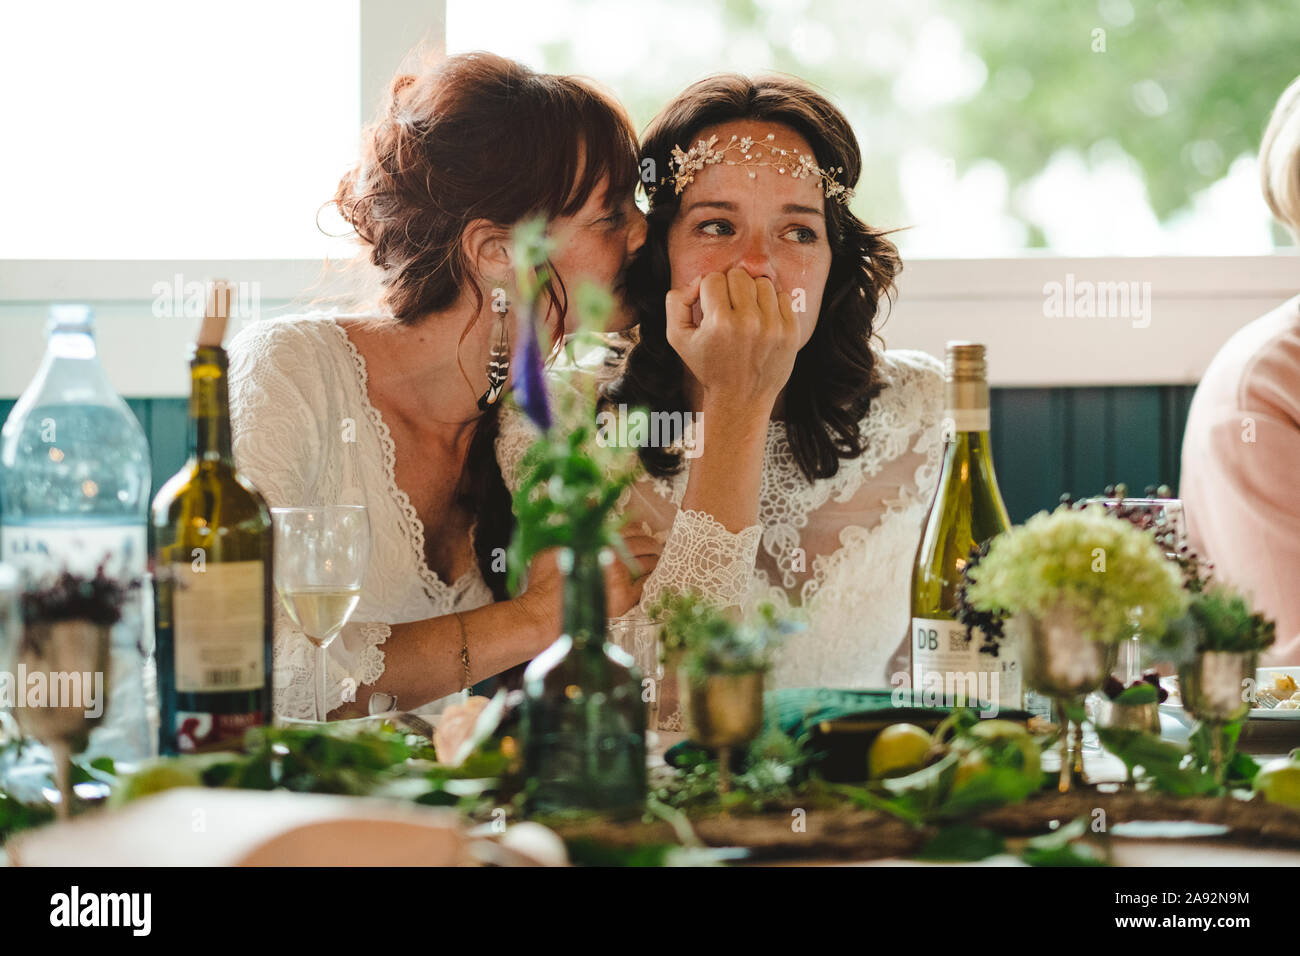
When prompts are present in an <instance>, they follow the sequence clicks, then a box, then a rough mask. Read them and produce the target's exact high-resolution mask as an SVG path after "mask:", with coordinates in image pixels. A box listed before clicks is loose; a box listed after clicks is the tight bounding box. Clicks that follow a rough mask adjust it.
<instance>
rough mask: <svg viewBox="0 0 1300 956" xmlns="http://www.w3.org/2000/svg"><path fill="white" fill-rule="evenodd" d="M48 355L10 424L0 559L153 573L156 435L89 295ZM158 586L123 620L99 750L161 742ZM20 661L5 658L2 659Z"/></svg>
mask: <svg viewBox="0 0 1300 956" xmlns="http://www.w3.org/2000/svg"><path fill="white" fill-rule="evenodd" d="M47 333H48V341H47V346H46V350H45V357H44V359H43V360H42V361H41V365H40V368H39V369H38V370H37V372H36V377H35V379H33V380H32V383H31V384H30V385H29V386H28V387H27V390H26V391H24V392H23V394H22V396H21V397H20V398H19V399H18V402H17V404H16V405H14V407H13V410H12V411H11V412H10V414H9V418H8V420H7V421H6V422H5V425H4V430H3V431H0V560H3V561H5V562H6V563H8V564H10V565H12V566H13V567H15V568H17V569H18V570H19V572H21V573H22V575H23V577H24V579H26V580H28V581H30V580H32V579H39V578H44V577H46V576H49V575H53V574H57V573H59V572H60V571H62V570H64V569H65V568H66V569H67V570H70V571H72V572H73V573H76V574H84V575H93V574H94V573H95V569H96V568H97V567H99V566H100V565H101V564H103V565H104V571H105V573H106V574H107V575H109V576H110V577H115V578H117V579H118V580H122V581H130V580H138V581H141V582H142V583H143V582H144V579H145V573H146V565H147V559H148V541H147V539H146V529H147V524H146V521H147V517H146V516H147V514H148V508H149V491H150V488H149V485H150V467H149V443H148V441H147V440H146V439H145V435H144V431H143V429H141V427H140V423H139V422H138V421H137V420H136V418H135V416H134V415H133V414H132V413H131V410H130V409H129V408H128V407H127V405H126V402H124V401H123V400H122V397H121V396H120V395H118V394H117V392H115V391H114V390H113V386H112V385H111V384H110V383H109V380H108V375H107V374H106V373H105V372H104V368H103V366H102V365H100V363H99V358H98V356H97V355H96V352H95V335H94V318H93V315H92V313H91V310H90V309H89V308H87V307H86V306H81V305H56V306H54V307H53V308H51V310H50V321H49V325H48V328H47ZM152 620H153V613H152V601H151V598H150V593H149V589H148V588H147V587H143V586H142V587H140V588H138V589H137V590H135V591H133V592H131V596H130V599H129V600H128V602H127V606H126V607H125V608H124V609H123V615H122V619H121V621H120V622H119V623H118V624H117V625H116V626H115V628H114V630H113V653H112V664H111V673H110V674H107V675H105V682H104V686H105V689H106V690H107V692H108V705H107V709H106V712H105V715H104V721H103V722H102V723H101V724H100V725H99V727H97V728H96V729H95V730H94V732H93V733H92V734H91V737H90V746H89V749H88V750H87V754H88V755H89V756H91V757H97V756H101V755H103V756H109V757H112V758H113V759H114V760H115V761H127V762H134V761H138V760H143V759H145V758H146V757H149V756H151V755H153V754H154V753H155V752H156V749H157V747H156V743H157V737H158V735H157V729H156V723H157V680H156V673H155V668H154V662H153V627H152ZM9 666H10V664H9V662H7V661H6V662H0V669H6V668H8V667H9Z"/></svg>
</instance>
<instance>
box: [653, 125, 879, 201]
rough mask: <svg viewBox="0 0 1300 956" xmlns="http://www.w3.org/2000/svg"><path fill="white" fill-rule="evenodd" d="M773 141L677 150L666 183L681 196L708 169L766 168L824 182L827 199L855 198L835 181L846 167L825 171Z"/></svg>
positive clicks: (744, 139)
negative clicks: (729, 167) (722, 165)
mask: <svg viewBox="0 0 1300 956" xmlns="http://www.w3.org/2000/svg"><path fill="white" fill-rule="evenodd" d="M774 139H776V134H775V133H768V134H767V137H766V138H765V139H764V140H763V141H761V142H755V140H754V138H753V137H752V136H732V137H731V140H730V141H729V142H728V143H727V145H725V146H718V145H717V144H718V137H717V136H711V137H709V139H708V140H703V139H702V140H700V141H699V142H697V143H696V144H695V145H694V146H692V147H691V148H690V149H689V150H683V149H682V148H681V147H680V146H674V147H673V152H672V166H673V170H672V172H671V173H669V174H668V175H667V176H666V177H664V179H663V182H665V183H667V182H671V183H672V184H673V190H674V192H675V193H676V194H677V195H679V196H680V195H681V194H682V190H683V189H685V188H686V187H687V186H689V185H690V184H691V183H693V182H694V181H695V174H696V173H698V172H699V171H700V170H701V169H703V168H704V167H705V166H716V165H717V164H719V163H723V164H725V165H727V166H767V167H770V168H774V169H775V170H776V171H777V172H778V173H781V174H782V175H784V174H786V172H787V171H788V172H789V175H790V176H791V178H793V179H804V178H806V177H808V176H816V177H817V178H818V179H820V180H821V183H822V189H823V190H824V191H825V193H826V198H827V199H834V200H835V201H836V202H840V203H848V201H849V200H850V199H852V198H853V190H852V189H849V187H847V186H845V185H844V184H843V183H841V182H839V181H838V180H836V179H835V177H836V176H838V175H839V174H841V173H843V172H844V167H843V166H831V167H829V168H827V169H822V168H821V167H820V166H818V165H817V164H816V163H814V162H813V160H812V157H811V156H807V155H805V154H803V153H801V152H799V151H798V150H797V149H781V148H780V147H777V146H773V145H772V140H774ZM735 154H739V157H740V158H738V159H737V158H734V156H735ZM757 175H758V174H757V173H754V172H752V171H751V172H750V174H749V178H750V179H753V178H755V177H756V176H757ZM656 189H657V187H651V188H649V189H647V190H646V192H647V193H648V194H649V195H650V196H654V194H655V192H656Z"/></svg>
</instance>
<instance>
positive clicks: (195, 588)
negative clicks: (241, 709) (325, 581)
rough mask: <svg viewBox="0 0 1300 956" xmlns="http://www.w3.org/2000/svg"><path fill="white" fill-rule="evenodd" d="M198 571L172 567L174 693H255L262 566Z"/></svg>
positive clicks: (259, 676)
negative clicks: (248, 691)
mask: <svg viewBox="0 0 1300 956" xmlns="http://www.w3.org/2000/svg"><path fill="white" fill-rule="evenodd" d="M199 567H201V569H202V570H200V569H199V568H196V567H195V566H194V565H192V564H185V563H176V564H173V565H172V566H171V573H172V587H173V591H172V608H173V611H172V615H173V616H172V620H173V633H174V634H175V645H174V646H175V656H176V690H177V691H179V692H180V693H182V694H192V693H207V694H210V693H213V692H219V691H245V690H258V689H260V688H261V687H262V686H263V685H264V684H265V681H266V655H265V650H264V645H263V640H264V639H265V631H264V626H265V623H266V619H265V617H264V612H265V603H264V600H265V595H264V593H263V587H264V586H265V578H264V577H263V570H262V562H261V561H234V562H228V563H216V562H211V563H208V564H205V565H200V566H199Z"/></svg>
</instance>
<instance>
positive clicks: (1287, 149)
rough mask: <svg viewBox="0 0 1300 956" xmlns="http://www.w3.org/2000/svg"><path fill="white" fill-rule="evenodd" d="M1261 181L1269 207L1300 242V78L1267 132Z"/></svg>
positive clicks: (1277, 109)
mask: <svg viewBox="0 0 1300 956" xmlns="http://www.w3.org/2000/svg"><path fill="white" fill-rule="evenodd" d="M1259 179H1260V185H1261V187H1262V188H1263V190H1264V201H1265V202H1266V203H1268V208H1269V209H1271V210H1272V211H1273V215H1274V216H1276V217H1277V219H1278V221H1279V222H1281V223H1282V225H1284V226H1286V227H1287V228H1288V229H1290V230H1291V233H1292V235H1294V236H1295V237H1296V238H1297V239H1300V77H1297V78H1296V79H1295V80H1294V81H1293V82H1292V83H1291V85H1290V86H1288V87H1287V88H1286V92H1284V93H1283V94H1282V96H1281V97H1280V98H1279V99H1278V101H1277V106H1275V107H1274V108H1273V117H1272V119H1270V120H1269V121H1268V128H1267V129H1266V130H1264V139H1263V140H1262V141H1261V142H1260V144H1259Z"/></svg>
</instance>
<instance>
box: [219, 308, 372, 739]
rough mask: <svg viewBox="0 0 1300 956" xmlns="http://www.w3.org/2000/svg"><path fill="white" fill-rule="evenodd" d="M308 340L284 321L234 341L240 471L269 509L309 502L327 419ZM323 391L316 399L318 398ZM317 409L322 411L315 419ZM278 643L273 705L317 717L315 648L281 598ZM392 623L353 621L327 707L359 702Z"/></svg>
mask: <svg viewBox="0 0 1300 956" xmlns="http://www.w3.org/2000/svg"><path fill="white" fill-rule="evenodd" d="M309 346H310V342H309V340H307V339H306V338H305V337H304V336H299V335H296V334H295V333H294V332H293V330H292V327H291V326H288V325H287V324H286V323H278V322H261V323H255V324H253V325H251V326H248V327H247V328H245V329H244V330H243V331H241V332H240V333H239V335H237V336H236V337H235V339H234V340H233V341H232V342H231V343H230V348H229V355H230V379H229V384H230V427H231V440H232V447H233V451H234V456H235V465H236V467H237V468H238V469H239V471H240V473H241V474H242V475H243V476H244V477H245V478H247V479H248V480H249V482H251V483H252V485H253V487H255V488H256V489H257V490H258V491H259V492H261V494H262V497H263V498H264V499H265V500H266V503H267V505H268V506H269V507H293V506H296V505H303V504H308V503H312V502H311V501H309V499H311V498H312V495H311V489H312V488H313V487H314V485H315V479H316V478H317V475H316V467H317V466H316V463H317V462H321V461H322V460H329V459H330V457H331V456H322V454H321V447H322V440H321V431H320V429H321V428H322V422H321V420H320V418H319V415H324V414H328V412H326V411H325V410H326V409H327V407H328V405H327V403H326V397H325V395H324V394H323V387H322V385H321V383H322V379H321V374H320V370H319V369H318V368H314V367H313V366H312V365H311V364H310V363H311V356H312V350H311V349H310V347H309ZM318 392H319V394H318ZM316 409H319V410H320V412H319V413H318V412H317V411H316ZM273 603H274V606H275V624H274V639H273V653H272V656H273V661H274V666H273V671H274V674H273V681H274V689H273V694H272V698H273V707H274V710H275V713H276V714H278V715H280V716H284V717H295V718H299V719H303V720H312V719H315V716H316V692H315V683H314V682H315V681H316V680H317V677H316V654H315V651H316V648H315V646H314V645H313V644H312V643H311V642H310V641H309V640H308V639H307V637H306V635H305V634H303V633H302V631H301V630H300V629H298V628H297V627H295V626H294V624H293V622H292V620H291V619H290V618H289V615H288V614H287V613H285V610H284V607H283V605H282V604H281V602H280V601H279V599H278V598H277V599H276V600H275V601H274V602H273ZM388 634H389V627H388V625H387V624H380V623H367V622H359V621H353V622H349V623H348V625H347V626H346V627H345V628H344V629H343V631H342V633H340V635H339V637H338V638H336V639H335V641H334V642H333V644H331V645H330V652H329V657H328V661H329V667H328V677H327V681H326V683H327V693H326V704H327V707H328V709H330V710H333V709H335V708H337V707H338V706H339V705H340V704H341V703H343V702H345V701H350V700H355V699H356V695H357V691H358V690H359V688H360V686H361V685H362V684H373V683H374V682H375V681H376V680H378V679H379V675H380V674H382V673H383V670H384V655H383V651H381V650H380V649H379V645H380V644H382V643H383V642H384V641H385V640H387V638H388Z"/></svg>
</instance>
